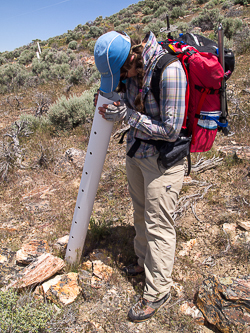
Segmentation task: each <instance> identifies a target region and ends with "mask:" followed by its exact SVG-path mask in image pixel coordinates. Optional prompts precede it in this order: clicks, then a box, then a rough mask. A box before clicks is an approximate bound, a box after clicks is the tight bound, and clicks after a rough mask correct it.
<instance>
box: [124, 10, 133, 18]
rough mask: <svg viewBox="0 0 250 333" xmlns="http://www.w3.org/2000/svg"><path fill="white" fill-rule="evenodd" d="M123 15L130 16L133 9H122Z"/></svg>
mask: <svg viewBox="0 0 250 333" xmlns="http://www.w3.org/2000/svg"><path fill="white" fill-rule="evenodd" d="M123 15H124V17H131V16H132V15H133V10H131V9H126V10H125V11H124V14H123Z"/></svg>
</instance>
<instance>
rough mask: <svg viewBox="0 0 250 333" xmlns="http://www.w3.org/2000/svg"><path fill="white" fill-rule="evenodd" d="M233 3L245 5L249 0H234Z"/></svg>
mask: <svg viewBox="0 0 250 333" xmlns="http://www.w3.org/2000/svg"><path fill="white" fill-rule="evenodd" d="M234 3H235V4H236V5H237V4H240V5H244V6H247V5H249V4H250V0H235V1H234Z"/></svg>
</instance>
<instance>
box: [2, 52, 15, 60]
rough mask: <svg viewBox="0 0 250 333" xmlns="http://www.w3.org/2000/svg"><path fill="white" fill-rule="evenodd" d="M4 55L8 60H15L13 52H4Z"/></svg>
mask: <svg viewBox="0 0 250 333" xmlns="http://www.w3.org/2000/svg"><path fill="white" fill-rule="evenodd" d="M4 56H5V58H6V59H8V60H14V58H15V56H14V53H13V52H4Z"/></svg>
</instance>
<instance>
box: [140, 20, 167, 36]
mask: <svg viewBox="0 0 250 333" xmlns="http://www.w3.org/2000/svg"><path fill="white" fill-rule="evenodd" d="M163 27H165V23H164V22H163V21H160V20H157V21H156V22H153V23H149V25H147V26H145V27H144V29H143V32H144V33H147V32H148V31H152V32H153V33H154V34H155V36H156V37H158V36H159V35H160V29H161V28H163Z"/></svg>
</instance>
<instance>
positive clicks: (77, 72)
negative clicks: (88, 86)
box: [67, 65, 84, 84]
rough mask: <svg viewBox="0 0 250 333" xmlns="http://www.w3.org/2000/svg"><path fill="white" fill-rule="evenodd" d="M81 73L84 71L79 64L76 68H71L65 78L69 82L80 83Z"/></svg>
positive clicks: (81, 79)
mask: <svg viewBox="0 0 250 333" xmlns="http://www.w3.org/2000/svg"><path fill="white" fill-rule="evenodd" d="M83 73H84V69H83V66H81V65H79V66H77V68H75V69H72V70H71V71H70V74H69V76H68V78H67V80H68V81H69V83H73V84H79V83H82V82H83Z"/></svg>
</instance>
